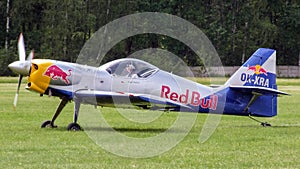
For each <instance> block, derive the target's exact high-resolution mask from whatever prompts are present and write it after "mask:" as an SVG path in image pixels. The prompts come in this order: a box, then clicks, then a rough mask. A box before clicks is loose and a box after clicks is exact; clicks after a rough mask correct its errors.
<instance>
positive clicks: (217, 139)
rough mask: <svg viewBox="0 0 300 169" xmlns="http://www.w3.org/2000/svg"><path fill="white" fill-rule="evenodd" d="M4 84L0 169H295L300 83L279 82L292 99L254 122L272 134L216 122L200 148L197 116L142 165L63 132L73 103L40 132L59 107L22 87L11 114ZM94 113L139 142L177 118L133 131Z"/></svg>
mask: <svg viewBox="0 0 300 169" xmlns="http://www.w3.org/2000/svg"><path fill="white" fill-rule="evenodd" d="M3 79H5V80H6V82H1V83H0V121H1V122H0V128H1V132H0V166H1V168H156V169H157V168H300V161H299V159H300V112H299V109H300V85H296V84H300V80H298V79H292V82H289V80H287V79H282V82H281V79H279V80H278V84H285V85H279V89H280V90H283V91H285V92H288V93H290V94H292V96H285V97H280V98H278V116H276V117H273V118H258V119H260V120H262V121H268V122H270V123H271V124H272V125H273V126H272V127H261V126H260V125H259V124H258V123H257V122H255V121H252V120H250V119H249V118H247V117H238V116H222V119H221V121H220V123H219V125H218V127H217V129H216V131H215V132H214V133H213V135H212V136H211V137H210V138H209V139H208V140H207V141H206V142H205V143H202V144H201V143H199V142H198V138H199V135H200V132H201V129H202V126H203V124H204V121H205V119H206V117H207V115H206V114H198V115H197V119H196V122H195V124H194V126H193V128H192V130H191V131H190V132H189V134H188V135H187V136H186V137H185V138H184V139H183V141H181V142H180V143H179V144H178V145H177V146H175V147H174V148H173V149H171V150H170V151H167V152H165V153H163V154H160V155H158V156H155V157H151V158H141V159H135V158H126V157H120V156H117V155H114V154H112V153H110V152H107V151H106V150H104V149H102V148H101V147H99V146H98V145H97V144H95V143H94V142H93V140H91V139H90V137H89V136H88V135H87V134H86V133H85V132H84V131H81V132H68V131H66V127H67V125H68V124H69V123H70V122H72V120H73V103H69V104H68V105H67V106H66V107H65V109H64V110H63V112H62V114H61V116H59V118H58V119H57V121H56V124H57V125H58V128H55V129H50V128H46V129H41V128H40V125H41V123H42V122H43V121H44V120H49V119H51V117H52V115H53V112H54V111H55V109H56V107H57V105H58V104H59V99H58V98H54V97H51V98H49V97H48V96H44V97H39V94H37V93H33V92H29V91H26V90H25V89H24V88H23V87H22V88H21V91H20V95H19V101H18V107H17V109H16V110H13V107H12V102H13V98H14V94H15V90H16V86H17V84H15V83H10V82H12V81H15V79H13V80H11V79H10V78H3ZM1 80H2V78H0V81H1ZM24 81H26V80H24ZM199 81H201V79H200V80H199ZM291 83H292V85H291ZM293 84H295V85H293ZM98 109H100V110H101V113H102V115H103V116H104V117H105V119H106V120H107V121H108V122H109V124H110V125H112V126H113V127H114V128H115V129H116V130H117V131H118V132H120V133H121V134H124V135H127V136H130V137H137V138H139V137H150V136H153V135H157V134H159V133H161V132H163V131H164V130H166V129H167V128H168V127H170V125H171V124H172V122H174V119H176V117H177V113H175V112H170V113H163V114H162V115H161V116H160V117H159V119H158V120H157V121H155V122H152V123H149V124H136V123H133V122H131V121H128V120H126V119H124V118H122V116H121V115H120V114H119V113H118V112H117V111H116V110H115V109H113V108H98ZM128 113H130V110H128ZM147 113H151V112H147ZM185 116H186V117H187V118H188V117H189V116H191V114H189V113H186V114H185ZM79 123H80V119H79ZM82 127H83V128H84V126H82ZM99 132H104V130H101V129H100V130H99ZM111 141H113V140H111ZM158 146H159V145H158Z"/></svg>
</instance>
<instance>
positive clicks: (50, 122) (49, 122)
mask: <svg viewBox="0 0 300 169" xmlns="http://www.w3.org/2000/svg"><path fill="white" fill-rule="evenodd" d="M45 127H51V128H56V127H57V126H55V125H53V123H52V121H51V120H47V121H45V122H44V123H43V124H42V125H41V128H45Z"/></svg>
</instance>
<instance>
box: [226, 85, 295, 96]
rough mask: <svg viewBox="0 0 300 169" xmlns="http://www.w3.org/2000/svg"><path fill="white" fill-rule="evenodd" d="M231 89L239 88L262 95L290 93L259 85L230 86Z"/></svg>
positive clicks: (241, 90) (245, 91)
mask: <svg viewBox="0 0 300 169" xmlns="http://www.w3.org/2000/svg"><path fill="white" fill-rule="evenodd" d="M230 89H233V90H238V91H239V92H243V93H253V92H255V93H260V94H262V95H290V94H288V93H286V92H282V91H279V90H276V89H272V88H266V87H257V86H230Z"/></svg>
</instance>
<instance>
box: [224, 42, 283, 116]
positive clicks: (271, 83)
mask: <svg viewBox="0 0 300 169" xmlns="http://www.w3.org/2000/svg"><path fill="white" fill-rule="evenodd" d="M225 85H227V86H228V87H230V91H234V94H233V95H231V96H230V97H233V99H238V98H239V97H244V98H245V97H246V98H247V99H246V100H247V101H245V103H243V105H247V107H245V110H247V111H248V112H249V113H250V114H251V115H253V116H268V117H270V116H275V115H276V114H277V95H278V94H286V93H284V92H280V91H278V90H277V86H276V51H275V50H273V49H265V48H260V49H258V50H257V51H256V52H255V53H254V54H253V55H252V56H251V57H250V58H249V59H248V60H247V61H246V62H245V63H244V64H243V65H242V67H240V68H239V69H238V70H237V71H236V72H235V73H234V74H233V75H232V76H231V78H229V79H228V81H227V82H226V83H225ZM256 96H259V97H256ZM251 98H255V101H253V102H251V101H250V100H252V99H251ZM248 100H249V102H248Z"/></svg>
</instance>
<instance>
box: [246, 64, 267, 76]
mask: <svg viewBox="0 0 300 169" xmlns="http://www.w3.org/2000/svg"><path fill="white" fill-rule="evenodd" d="M248 70H252V71H254V73H255V74H257V75H260V74H264V75H266V76H267V75H268V74H267V71H266V69H264V68H263V67H261V66H260V65H255V66H249V67H248Z"/></svg>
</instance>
